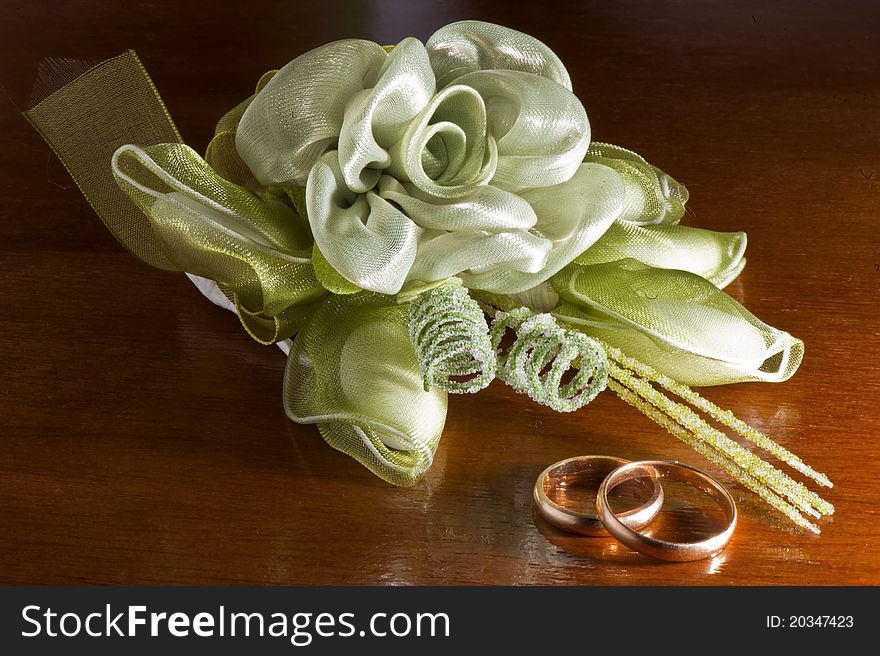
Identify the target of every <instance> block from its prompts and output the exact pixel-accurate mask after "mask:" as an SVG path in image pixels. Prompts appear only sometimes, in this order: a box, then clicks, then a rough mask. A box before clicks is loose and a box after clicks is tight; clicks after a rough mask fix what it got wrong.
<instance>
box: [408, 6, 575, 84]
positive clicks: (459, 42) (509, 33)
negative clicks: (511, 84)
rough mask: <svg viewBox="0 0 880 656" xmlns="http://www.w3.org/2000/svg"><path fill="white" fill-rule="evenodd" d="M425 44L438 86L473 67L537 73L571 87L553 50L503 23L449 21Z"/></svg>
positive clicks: (566, 72) (458, 76)
mask: <svg viewBox="0 0 880 656" xmlns="http://www.w3.org/2000/svg"><path fill="white" fill-rule="evenodd" d="M425 45H426V46H427V49H428V54H429V56H430V57H431V67H432V68H433V69H434V72H435V73H436V75H437V86H438V87H439V88H441V89H442V88H443V87H445V86H447V85H449V84H451V83H453V82H455V81H456V80H457V79H458V78H460V77H461V76H462V75H466V74H467V73H471V72H473V71H479V70H485V69H504V70H509V71H523V72H526V73H534V74H535V75H541V76H542V77H546V78H547V79H550V80H553V81H554V82H557V83H558V84H561V85H562V86H564V87H565V88H566V89H568V90H569V91H571V78H570V77H569V75H568V71H566V70H565V66H564V65H563V64H562V61H560V59H559V57H557V56H556V53H554V52H553V51H552V50H551V49H550V48H548V47H547V46H546V45H544V44H543V43H542V42H541V41H538V39H536V38H535V37H533V36H530V35H528V34H524V33H522V32H518V31H516V30H512V29H510V28H508V27H504V26H503V25H495V24H493V23H484V22H482V21H474V20H466V21H459V22H457V23H450V24H449V25H446V26H444V27H441V28H440V29H439V30H437V31H436V32H434V34H432V35H431V38H430V39H428V42H427V43H426V44H425Z"/></svg>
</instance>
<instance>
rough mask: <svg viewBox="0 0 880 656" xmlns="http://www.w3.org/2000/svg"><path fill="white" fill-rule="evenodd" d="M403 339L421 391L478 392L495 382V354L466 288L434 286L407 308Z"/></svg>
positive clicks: (452, 285) (474, 302) (486, 327)
mask: <svg viewBox="0 0 880 656" xmlns="http://www.w3.org/2000/svg"><path fill="white" fill-rule="evenodd" d="M409 336H410V339H411V340H412V343H413V347H414V348H415V351H416V355H417V356H418V359H419V365H420V367H421V371H422V377H423V379H424V382H425V391H427V390H429V389H431V387H438V388H440V389H442V390H446V391H447V392H452V393H455V394H465V393H473V392H478V391H480V390H481V389H483V388H484V387H486V386H487V385H488V384H489V383H491V382H492V380H493V379H494V378H495V369H496V358H495V350H494V349H493V348H492V344H491V342H490V341H489V326H488V324H487V323H486V318H485V316H483V311H482V310H481V309H480V306H479V305H477V303H476V301H474V300H473V299H472V298H471V297H470V296H468V292H467V289H465V288H464V287H462V286H460V285H456V284H446V285H442V286H440V287H434V288H433V289H429V290H427V291H424V292H422V293H421V294H419V295H418V296H416V297H415V298H414V299H413V301H412V302H411V303H410V306H409Z"/></svg>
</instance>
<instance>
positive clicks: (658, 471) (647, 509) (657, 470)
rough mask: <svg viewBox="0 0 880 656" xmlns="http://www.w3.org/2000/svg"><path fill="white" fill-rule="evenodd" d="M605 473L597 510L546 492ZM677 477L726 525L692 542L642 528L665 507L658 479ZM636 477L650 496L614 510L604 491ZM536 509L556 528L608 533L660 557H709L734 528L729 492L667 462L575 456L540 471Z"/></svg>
mask: <svg viewBox="0 0 880 656" xmlns="http://www.w3.org/2000/svg"><path fill="white" fill-rule="evenodd" d="M591 475H592V476H593V477H596V476H597V475H602V476H604V479H603V480H602V483H601V485H599V490H598V492H597V494H596V502H595V511H594V510H593V509H592V508H591V507H585V508H582V509H574V508H572V507H568V506H564V505H561V504H558V503H556V502H555V501H553V500H551V499H550V498H549V496H548V493H556V492H559V491H560V489H564V488H565V487H566V486H568V485H570V484H571V483H574V482H576V481H578V480H583V479H584V478H585V477H589V476H591ZM663 478H668V479H670V480H678V481H681V482H684V483H687V484H689V485H692V486H693V487H695V488H697V489H699V490H701V491H702V492H704V493H705V494H707V495H708V496H709V497H710V498H712V499H713V500H714V501H715V502H716V503H718V504H719V505H720V506H721V508H722V509H723V510H724V513H725V516H726V518H727V524H726V526H725V527H724V529H723V530H722V531H720V532H718V533H715V534H713V535H710V536H708V537H706V538H705V539H702V540H699V541H696V542H672V541H668V540H660V539H657V538H654V537H652V536H650V535H647V534H645V533H641V532H640V529H643V528H645V527H646V526H647V525H648V524H650V523H651V521H653V519H654V518H655V517H656V516H657V513H659V512H660V509H661V507H662V506H663V501H664V494H663V487H662V486H661V484H660V479H663ZM631 480H638V481H640V482H641V483H642V485H644V486H645V487H646V488H647V491H648V493H649V497H648V500H647V501H644V502H642V503H641V504H640V505H638V506H637V507H635V508H632V509H631V510H627V511H626V512H619V513H615V512H614V511H613V510H612V509H611V505H610V504H609V502H608V494H609V492H611V490H613V489H614V488H615V487H617V486H618V485H620V484H621V483H625V482H626V481H631ZM534 500H535V507H536V508H537V510H538V512H539V514H540V515H541V516H542V517H543V518H544V519H545V520H547V521H548V522H549V523H550V524H553V525H554V526H556V527H557V528H561V529H562V530H564V531H568V532H570V533H578V534H580V535H590V536H607V535H609V534H610V535H611V536H612V537H614V538H615V539H617V540H618V541H619V542H621V543H623V544H624V545H626V546H627V547H629V548H630V549H633V550H635V551H638V552H640V553H643V554H645V555H648V556H652V557H654V558H658V559H660V560H672V561H679V562H680V561H688V560H700V559H701V558H710V557H712V556H715V555H717V554H718V553H720V552H721V551H722V550H723V549H724V547H725V546H727V543H728V542H729V541H730V538H731V536H732V535H733V531H734V529H735V528H736V504H735V503H734V501H733V497H731V496H730V493H729V492H728V491H727V490H725V489H724V487H723V486H722V485H721V484H720V483H719V482H718V481H716V480H715V479H714V478H712V477H711V476H709V475H708V474H706V473H704V472H701V471H700V470H699V469H695V468H694V467H690V466H688V465H685V464H682V463H680V462H673V461H671V460H642V461H638V462H630V461H628V460H624V459H623V458H615V457H613V456H578V457H576V458H568V459H567V460H562V461H560V462H557V463H555V464H553V465H550V466H549V467H548V468H547V469H545V470H544V471H543V472H541V475H540V476H538V480H537V481H536V482H535V490H534Z"/></svg>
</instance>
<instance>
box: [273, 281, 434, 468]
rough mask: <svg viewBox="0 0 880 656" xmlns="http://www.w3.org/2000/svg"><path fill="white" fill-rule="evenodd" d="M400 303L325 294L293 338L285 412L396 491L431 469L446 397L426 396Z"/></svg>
mask: <svg viewBox="0 0 880 656" xmlns="http://www.w3.org/2000/svg"><path fill="white" fill-rule="evenodd" d="M408 324H409V321H408V311H407V307H406V305H402V304H398V303H396V302H394V300H393V299H389V298H388V297H387V296H382V295H380V294H366V293H365V294H355V295H349V296H335V295H334V296H329V297H327V298H325V299H323V300H322V301H321V302H320V304H319V306H318V307H317V309H316V310H315V311H314V312H313V314H312V316H311V317H310V321H309V322H308V324H307V325H306V326H305V328H304V329H303V330H302V332H300V333H299V334H298V335H297V337H296V340H294V343H293V348H292V349H291V351H290V356H289V357H288V359H287V370H286V371H285V374H284V409H285V411H286V412H287V416H288V417H290V418H291V419H292V420H293V421H295V422H298V423H303V424H317V425H318V430H320V432H321V435H322V436H323V437H324V439H325V440H326V441H327V443H328V444H330V446H332V447H334V448H336V449H339V450H340V451H342V452H344V453H347V454H349V455H350V456H352V457H354V458H355V459H357V460H358V461H359V462H361V463H362V464H364V465H365V466H366V467H368V468H369V469H370V470H371V471H373V472H375V473H376V474H377V475H379V476H381V477H382V478H383V479H385V480H386V481H388V482H390V483H394V484H395V485H412V484H413V483H414V482H415V481H416V480H418V478H419V477H420V476H421V475H422V474H423V473H424V472H425V471H426V470H427V469H428V467H430V466H431V462H432V460H433V456H434V451H435V449H436V448H437V444H438V443H439V441H440V435H441V433H442V432H443V424H444V422H445V420H446V392H444V391H442V390H440V389H437V388H436V387H434V388H432V389H430V390H426V389H425V388H424V385H423V379H422V374H421V371H420V369H419V361H418V358H417V357H416V353H415V350H414V349H413V346H412V343H411V341H410V338H409V332H408Z"/></svg>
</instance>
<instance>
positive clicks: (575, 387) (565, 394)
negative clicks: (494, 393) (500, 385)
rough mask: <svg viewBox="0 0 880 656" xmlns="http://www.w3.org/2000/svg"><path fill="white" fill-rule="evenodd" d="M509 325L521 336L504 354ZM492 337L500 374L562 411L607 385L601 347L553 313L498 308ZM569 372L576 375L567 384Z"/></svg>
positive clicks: (578, 405)
mask: <svg viewBox="0 0 880 656" xmlns="http://www.w3.org/2000/svg"><path fill="white" fill-rule="evenodd" d="M508 328H510V329H512V330H513V331H514V332H515V333H516V339H515V341H514V342H513V344H512V345H511V346H510V348H509V349H507V352H506V353H502V345H501V341H502V339H503V337H504V334H505V332H506V331H507V330H508ZM490 337H491V339H492V346H493V347H494V349H495V352H496V354H497V356H498V377H499V378H501V379H502V380H504V382H506V383H507V384H508V385H510V386H511V387H512V388H514V389H515V390H517V391H518V392H521V393H523V394H527V395H528V396H529V397H531V398H532V399H533V400H535V401H537V402H538V403H542V404H544V405H546V406H549V407H550V408H553V409H554V410H556V411H557V412H573V411H575V410H577V409H578V408H582V407H583V406H585V405H586V404H587V403H589V402H590V401H592V400H593V399H594V398H596V396H597V395H598V394H599V392H601V391H602V390H603V389H605V386H606V385H607V383H608V359H607V357H606V356H605V351H604V350H603V349H602V347H601V346H600V345H599V344H598V343H597V342H596V341H595V340H593V339H591V338H590V337H587V336H586V335H584V334H583V333H580V332H578V331H575V330H565V329H563V328H561V327H560V326H559V325H558V324H557V323H556V320H555V319H554V318H553V317H552V316H550V315H549V314H533V313H532V312H531V311H530V310H529V309H528V308H524V307H523V308H517V309H515V310H512V311H511V312H498V313H497V314H496V315H495V320H494V321H493V322H492V329H491V331H490ZM570 370H573V371H574V375H573V376H572V377H571V379H570V380H569V381H568V382H565V383H563V382H562V380H563V377H564V376H565V375H566V373H567V372H568V371H570Z"/></svg>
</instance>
